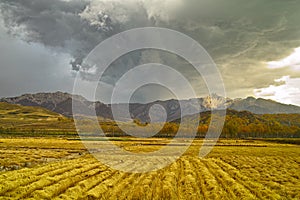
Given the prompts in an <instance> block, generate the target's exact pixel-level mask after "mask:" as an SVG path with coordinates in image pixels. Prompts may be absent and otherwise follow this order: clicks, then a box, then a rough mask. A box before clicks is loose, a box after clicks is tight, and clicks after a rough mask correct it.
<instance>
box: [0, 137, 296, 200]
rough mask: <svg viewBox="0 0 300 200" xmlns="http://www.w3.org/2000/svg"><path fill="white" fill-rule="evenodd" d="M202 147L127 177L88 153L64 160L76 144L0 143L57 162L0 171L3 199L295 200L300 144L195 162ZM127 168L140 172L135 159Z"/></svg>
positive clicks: (224, 146)
mask: <svg viewBox="0 0 300 200" xmlns="http://www.w3.org/2000/svg"><path fill="white" fill-rule="evenodd" d="M166 141H167V140H166ZM166 141H165V140H163V139H159V140H157V141H156V142H157V144H158V145H157V146H155V145H151V146H148V145H147V144H148V143H150V140H143V141H141V140H136V141H130V142H129V141H119V146H123V147H125V148H128V149H129V150H130V151H134V152H138V151H139V150H141V151H144V149H145V148H150V149H152V150H155V149H156V148H161V146H160V145H159V144H160V142H161V143H164V142H166ZM114 142H115V143H118V142H117V141H114ZM179 142H180V141H179ZM141 143H142V145H141ZM249 143H251V144H252V146H249ZM136 144H139V145H136ZM201 144H202V141H201V140H199V141H195V142H194V143H193V146H192V147H191V148H190V149H189V150H188V151H187V152H186V154H185V155H183V156H182V157H181V158H180V159H179V160H177V161H176V162H174V163H173V164H171V165H170V166H168V167H166V168H164V169H161V170H158V171H154V172H148V173H125V172H120V171H117V170H114V169H111V168H109V167H107V166H105V165H103V164H101V163H99V162H98V161H97V160H96V159H95V158H93V157H92V156H91V155H83V156H80V157H78V158H74V157H73V158H70V159H62V158H65V156H66V154H63V152H64V151H65V152H68V151H78V152H79V151H84V148H83V146H82V145H81V144H80V141H68V140H64V139H46V138H40V139H20V138H19V139H1V140H0V148H1V151H2V153H3V154H4V155H5V152H6V150H7V151H8V152H7V153H11V152H9V151H11V150H10V149H5V148H7V147H8V146H10V147H14V148H15V149H16V150H18V149H20V148H23V149H24V150H26V148H28V149H30V152H32V154H28V155H27V156H28V157H30V156H33V155H39V154H41V153H42V152H39V151H40V150H41V149H42V147H46V148H47V150H48V151H53V152H52V153H53V155H54V156H57V158H60V159H62V160H59V161H58V160H57V161H52V162H49V163H45V164H40V165H37V166H35V167H32V168H26V167H25V168H22V169H20V170H14V171H5V172H1V173H0V199H27V198H28V199H300V189H299V188H300V148H299V146H296V145H282V144H273V143H267V142H261V141H251V142H249V141H241V140H239V141H236V140H223V141H220V143H219V144H220V146H216V147H215V148H214V149H213V151H212V152H211V153H210V154H209V156H208V157H206V158H199V157H198V156H197V155H198V150H199V147H200V145H201ZM233 144H239V145H236V146H235V145H233ZM242 144H244V145H242ZM33 147H37V149H36V150H33V149H31V148H33ZM174 148H175V147H174ZM51 149H52V150H51ZM57 149H60V150H63V151H62V154H60V153H58V154H57V152H56V151H57ZM33 152H35V154H34V153H33ZM19 153H20V152H15V154H16V155H17V154H19ZM50 155H51V154H50ZM25 157H26V156H25ZM10 159H11V160H15V159H16V160H17V159H18V158H15V159H14V158H10ZM163 159H168V158H167V157H166V158H163ZM121 164H124V163H120V165H121ZM125 167H127V168H128V169H130V168H135V167H143V166H138V165H136V164H135V163H134V162H133V161H132V162H130V163H126V166H125Z"/></svg>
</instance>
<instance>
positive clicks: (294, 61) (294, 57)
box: [268, 47, 300, 70]
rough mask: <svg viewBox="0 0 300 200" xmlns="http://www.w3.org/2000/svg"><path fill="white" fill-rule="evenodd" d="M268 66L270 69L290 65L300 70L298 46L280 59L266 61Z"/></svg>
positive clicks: (299, 50)
mask: <svg viewBox="0 0 300 200" xmlns="http://www.w3.org/2000/svg"><path fill="white" fill-rule="evenodd" d="M268 67H269V68H271V69H276V68H283V67H291V68H292V69H294V70H300V47H299V48H296V49H295V50H294V52H293V53H292V54H291V55H289V56H288V57H286V58H284V59H282V60H279V61H271V62H268Z"/></svg>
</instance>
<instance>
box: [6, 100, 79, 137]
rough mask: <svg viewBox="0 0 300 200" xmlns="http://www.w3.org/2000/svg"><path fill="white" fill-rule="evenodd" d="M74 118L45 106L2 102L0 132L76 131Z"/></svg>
mask: <svg viewBox="0 0 300 200" xmlns="http://www.w3.org/2000/svg"><path fill="white" fill-rule="evenodd" d="M74 131H75V129H74V125H73V120H72V119H69V118H67V117H65V116H63V115H61V114H58V113H55V112H52V111H49V110H47V109H45V108H40V107H32V106H21V105H14V104H9V103H4V102H2V103H0V133H1V132H2V133H15V132H31V133H34V132H47V133H50V132H52V133H54V132H65V133H67V132H74Z"/></svg>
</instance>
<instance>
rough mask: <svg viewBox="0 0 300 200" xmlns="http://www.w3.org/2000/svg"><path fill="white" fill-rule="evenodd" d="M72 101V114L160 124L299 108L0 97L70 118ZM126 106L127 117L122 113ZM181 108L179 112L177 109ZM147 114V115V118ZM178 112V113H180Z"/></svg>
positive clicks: (212, 99) (214, 101) (249, 101)
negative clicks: (214, 113) (225, 112)
mask: <svg viewBox="0 0 300 200" xmlns="http://www.w3.org/2000/svg"><path fill="white" fill-rule="evenodd" d="M72 99H74V102H73V103H75V104H74V105H76V108H77V111H76V114H80V115H91V114H93V112H95V111H96V114H97V116H99V117H103V118H108V119H113V114H112V111H111V110H112V107H113V106H115V107H114V108H115V109H114V110H115V112H116V113H117V115H118V116H119V117H118V120H122V121H127V120H131V119H135V118H137V119H140V120H142V121H150V117H151V120H155V121H163V120H164V119H163V117H164V116H166V119H167V121H172V120H175V119H178V118H180V116H181V115H182V116H186V115H191V114H195V113H199V112H205V111H209V110H211V109H215V110H219V109H224V108H228V109H232V110H237V111H249V112H252V113H254V114H278V113H282V114H290V113H300V107H297V106H294V105H285V104H281V103H278V102H275V101H272V100H265V99H260V98H259V99H256V98H253V97H248V98H246V99H234V100H233V99H229V98H223V97H220V96H218V95H215V94H214V95H212V96H208V97H204V98H198V99H189V100H180V101H178V100H174V99H171V100H166V101H155V102H151V103H146V104H140V103H130V104H129V105H128V104H117V105H110V104H103V103H101V102H91V101H88V100H87V99H85V98H84V97H82V96H79V95H72V94H68V93H62V92H56V93H37V94H24V95H22V96H19V97H12V98H2V99H0V101H1V102H7V103H11V104H20V105H23V106H40V107H43V108H46V109H48V110H51V111H53V112H57V113H60V114H62V115H65V116H68V117H71V116H72V114H73V112H72ZM157 104H158V105H160V107H161V108H163V109H157V108H156V109H154V110H152V108H153V106H154V105H157ZM128 106H129V110H130V113H129V114H130V116H128V113H127V112H126V110H127V108H128ZM181 107H182V109H180V108H181ZM149 111H150V116H149ZM181 111H182V113H181Z"/></svg>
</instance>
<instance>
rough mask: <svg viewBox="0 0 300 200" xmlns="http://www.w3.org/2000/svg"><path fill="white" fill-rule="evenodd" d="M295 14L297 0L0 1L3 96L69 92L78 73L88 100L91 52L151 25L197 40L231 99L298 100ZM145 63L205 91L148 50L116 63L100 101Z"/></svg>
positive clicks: (180, 64) (187, 70) (159, 94)
mask: <svg viewBox="0 0 300 200" xmlns="http://www.w3.org/2000/svg"><path fill="white" fill-rule="evenodd" d="M299 19H300V0H284V1H283V0H252V1H246V0H226V1H224V0H164V1H161V0H51V1H49V0H0V47H1V49H0V61H1V62H0V69H1V73H0V96H1V97H6V96H16V95H20V94H23V93H33V92H43V91H58V90H59V91H66V92H72V89H73V82H74V79H75V76H76V74H78V73H79V74H80V78H81V86H80V90H79V91H78V92H79V93H80V94H82V95H84V96H85V97H87V98H92V96H90V95H89V93H87V92H86V91H87V88H89V87H90V85H91V83H92V82H93V80H92V79H91V77H90V76H89V74H88V72H87V71H86V70H82V61H83V60H84V58H85V57H86V56H87V55H88V53H89V52H90V51H91V50H92V49H94V47H95V46H96V45H97V44H99V43H100V42H101V41H103V40H105V39H106V38H109V37H111V36H112V35H115V34H117V33H120V32H122V31H125V30H129V29H132V28H139V27H147V26H151V27H164V28H169V29H173V30H176V31H180V32H182V33H184V34H186V35H188V36H190V37H191V38H193V39H194V40H196V41H198V42H199V43H200V44H201V45H202V46H203V47H204V48H205V49H206V50H207V52H208V53H209V54H210V55H211V57H212V58H213V60H214V62H215V63H216V64H217V66H218V69H219V70H220V72H221V75H222V77H223V80H224V84H225V89H226V93H227V96H228V97H231V98H239V97H246V96H256V97H263V98H267V99H274V100H276V101H280V102H283V103H291V104H297V105H300V48H299V47H300V23H299ZM147 62H157V63H162V64H166V65H169V66H170V65H171V66H173V67H174V68H176V69H179V70H180V72H181V73H183V74H184V75H185V76H187V77H188V79H189V80H193V84H194V86H195V87H196V88H197V89H198V90H197V94H198V95H199V96H201V95H206V93H207V91H206V90H205V85H204V83H203V81H201V80H199V79H198V78H197V77H194V76H196V75H194V73H193V71H192V69H191V67H190V66H188V64H187V63H186V62H185V61H184V60H182V59H180V58H179V57H177V56H174V55H171V54H169V53H166V52H159V51H154V50H149V51H141V52H133V53H131V54H130V55H126V56H123V57H122V58H120V59H118V60H117V61H115V62H114V63H113V64H112V66H111V69H110V70H111V72H110V73H107V75H108V77H106V79H105V83H106V86H105V87H103V88H102V90H101V95H99V96H98V97H97V98H99V100H101V101H108V99H106V98H105V92H106V91H109V90H111V88H112V87H113V85H114V82H115V81H116V78H119V77H120V76H121V75H122V73H124V72H126V70H129V69H130V68H131V67H132V66H135V65H140V64H143V63H147ZM145 76H146V75H145ZM140 78H141V79H142V78H143V77H140ZM166 78H168V77H166ZM170 80H172V78H171V77H170ZM153 90H154V91H155V92H153ZM141 94H142V95H140V100H141V101H143V100H144V101H147V100H149V99H151V98H152V99H165V98H169V96H168V95H167V94H169V93H167V92H163V91H159V90H157V88H155V89H152V90H151V88H150V89H148V92H145V91H143V92H141ZM153 94H155V95H153ZM181 98H189V97H188V96H184V92H183V95H182V97H181Z"/></svg>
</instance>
